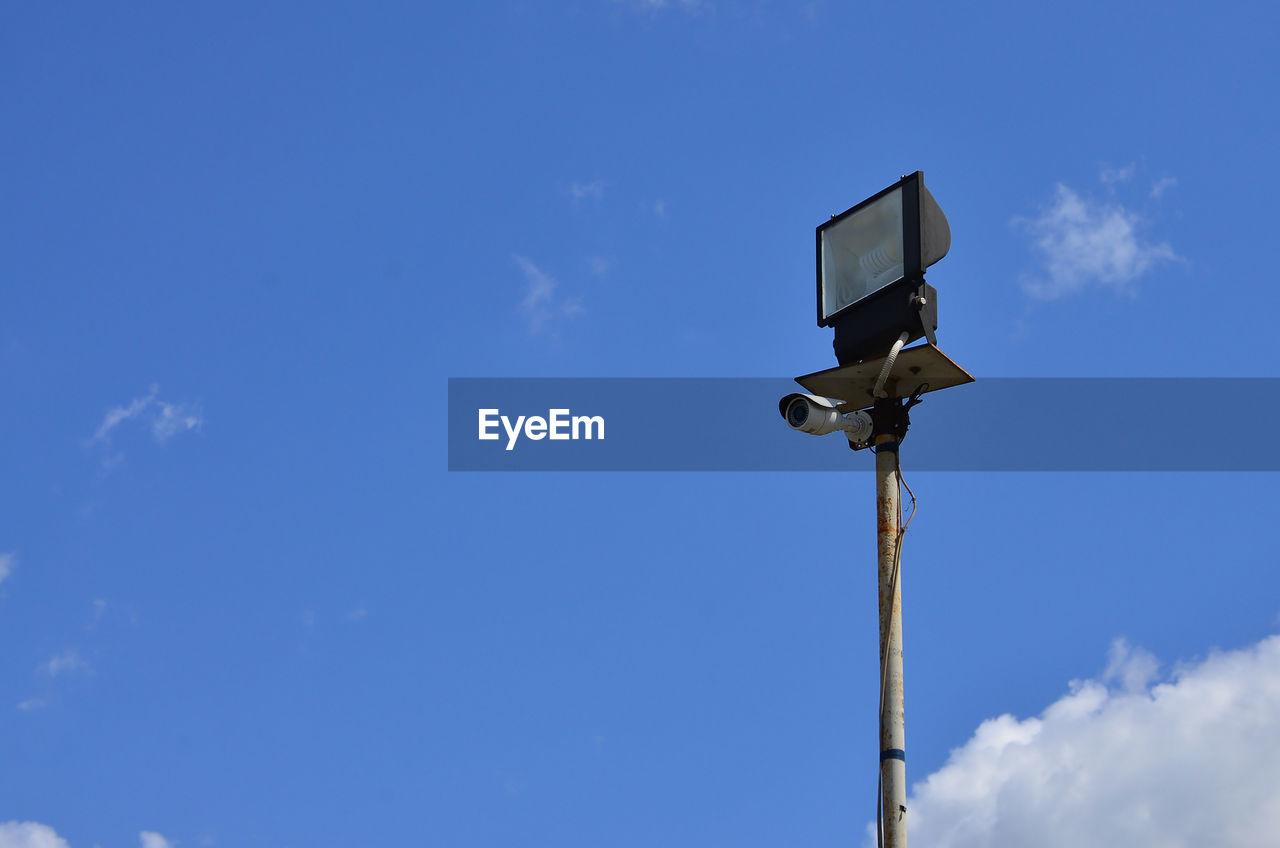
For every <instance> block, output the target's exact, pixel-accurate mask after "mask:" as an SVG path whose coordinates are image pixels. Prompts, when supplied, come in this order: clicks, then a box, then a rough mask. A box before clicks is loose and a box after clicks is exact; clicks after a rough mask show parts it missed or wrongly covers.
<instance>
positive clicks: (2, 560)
mask: <svg viewBox="0 0 1280 848" xmlns="http://www.w3.org/2000/svg"><path fill="white" fill-rule="evenodd" d="M17 567H18V555H17V554H13V553H8V554H0V583H3V582H4V581H5V580H6V579H7V578H8V577H9V575H11V574H13V570H14V569H15V568H17Z"/></svg>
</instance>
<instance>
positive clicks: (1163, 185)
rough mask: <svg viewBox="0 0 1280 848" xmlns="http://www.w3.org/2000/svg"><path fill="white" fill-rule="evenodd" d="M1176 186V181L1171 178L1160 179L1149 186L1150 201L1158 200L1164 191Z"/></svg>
mask: <svg viewBox="0 0 1280 848" xmlns="http://www.w3.org/2000/svg"><path fill="white" fill-rule="evenodd" d="M1177 184H1178V181H1177V180H1176V179H1174V178H1173V177H1161V178H1160V179H1158V180H1156V181H1155V182H1154V183H1152V185H1151V197H1152V199H1153V200H1158V199H1159V198H1160V195H1162V194H1164V193H1165V192H1166V191H1168V190H1169V189H1171V188H1173V187H1174V186H1176V185H1177Z"/></svg>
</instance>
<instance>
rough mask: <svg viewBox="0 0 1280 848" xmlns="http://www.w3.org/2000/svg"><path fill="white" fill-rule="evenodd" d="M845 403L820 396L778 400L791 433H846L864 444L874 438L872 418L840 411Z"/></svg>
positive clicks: (790, 396)
mask: <svg viewBox="0 0 1280 848" xmlns="http://www.w3.org/2000/svg"><path fill="white" fill-rule="evenodd" d="M843 404H844V401H841V400H836V399H834V398H824V397H819V396H818V395H806V394H800V393H798V392H795V393H792V394H789V395H787V396H786V397H784V398H783V399H782V400H780V401H778V412H779V413H781V415H782V418H783V420H785V421H786V422H787V426H789V427H790V428H791V429H792V430H799V431H800V432H802V433H809V434H810V435H813V436H825V435H827V434H828V433H834V432H836V431H837V430H840V431H843V432H844V434H845V435H846V436H848V437H849V441H850V442H854V443H862V442H866V441H868V440H869V439H870V438H871V430H872V425H871V416H870V415H868V414H867V413H866V412H864V411H862V410H857V411H854V412H849V413H842V412H840V407H841V406H842V405H843Z"/></svg>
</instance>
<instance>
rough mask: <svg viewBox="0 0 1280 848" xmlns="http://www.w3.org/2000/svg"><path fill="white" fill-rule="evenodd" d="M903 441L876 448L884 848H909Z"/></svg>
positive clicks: (880, 441) (887, 439) (889, 437)
mask: <svg viewBox="0 0 1280 848" xmlns="http://www.w3.org/2000/svg"><path fill="white" fill-rule="evenodd" d="M898 444H899V436H897V435H895V434H891V433H879V434H877V435H876V437H875V445H876V533H877V546H878V552H879V557H878V559H879V569H878V570H879V578H880V682H881V691H880V780H881V804H882V806H881V810H882V811H883V821H884V848H906V845H907V820H906V813H907V762H906V760H907V757H906V741H905V736H904V733H903V703H902V701H903V697H902V575H901V573H900V569H901V563H900V562H899V555H900V547H899V541H900V540H899V534H900V522H901V515H902V513H901V503H900V499H901V493H900V490H899V486H898V482H899V481H898Z"/></svg>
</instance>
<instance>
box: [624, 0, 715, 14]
mask: <svg viewBox="0 0 1280 848" xmlns="http://www.w3.org/2000/svg"><path fill="white" fill-rule="evenodd" d="M630 5H632V6H634V7H635V8H637V9H640V10H642V11H646V12H658V11H661V10H663V9H684V10H685V11H693V10H695V9H699V8H701V7H702V6H703V5H704V3H703V2H702V0H630Z"/></svg>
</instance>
